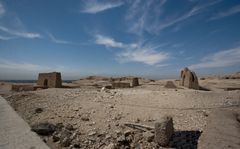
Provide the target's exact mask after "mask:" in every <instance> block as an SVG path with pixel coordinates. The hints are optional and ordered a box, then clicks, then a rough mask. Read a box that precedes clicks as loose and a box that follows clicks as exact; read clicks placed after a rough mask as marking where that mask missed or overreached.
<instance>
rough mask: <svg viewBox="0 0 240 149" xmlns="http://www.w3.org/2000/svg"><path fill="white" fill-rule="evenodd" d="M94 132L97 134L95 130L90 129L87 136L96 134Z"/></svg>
mask: <svg viewBox="0 0 240 149" xmlns="http://www.w3.org/2000/svg"><path fill="white" fill-rule="evenodd" d="M96 134H97V132H96V131H91V132H89V133H88V136H93V135H96Z"/></svg>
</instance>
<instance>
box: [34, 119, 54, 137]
mask: <svg viewBox="0 0 240 149" xmlns="http://www.w3.org/2000/svg"><path fill="white" fill-rule="evenodd" d="M55 129H56V127H55V125H54V124H51V123H48V122H43V123H37V124H34V125H32V131H34V132H36V133H37V134H39V135H50V134H52V133H53V132H54V131H55Z"/></svg>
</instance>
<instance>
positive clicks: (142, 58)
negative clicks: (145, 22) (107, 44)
mask: <svg viewBox="0 0 240 149" xmlns="http://www.w3.org/2000/svg"><path fill="white" fill-rule="evenodd" d="M157 48H158V46H153V45H147V46H142V45H141V44H139V45H138V47H137V48H135V49H125V50H124V51H123V52H121V53H119V54H118V55H117V60H118V61H119V62H120V63H126V62H141V63H144V64H147V65H156V66H157V67H158V66H161V65H162V66H163V64H160V63H161V62H163V61H165V60H167V59H168V58H169V54H168V53H165V52H158V51H156V50H155V49H157ZM164 65H165V64H164Z"/></svg>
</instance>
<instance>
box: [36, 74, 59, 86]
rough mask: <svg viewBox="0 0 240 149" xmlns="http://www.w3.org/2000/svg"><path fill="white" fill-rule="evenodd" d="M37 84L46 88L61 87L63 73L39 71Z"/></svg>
mask: <svg viewBox="0 0 240 149" xmlns="http://www.w3.org/2000/svg"><path fill="white" fill-rule="evenodd" d="M37 85H39V86H42V87H46V88H60V87H62V79H61V73H60V72H51V73H39V75H38V81H37Z"/></svg>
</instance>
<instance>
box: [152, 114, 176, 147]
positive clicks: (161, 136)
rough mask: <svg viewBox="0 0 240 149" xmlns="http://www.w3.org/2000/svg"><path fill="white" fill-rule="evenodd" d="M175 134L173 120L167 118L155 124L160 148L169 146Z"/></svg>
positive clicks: (156, 140) (156, 137)
mask: <svg viewBox="0 0 240 149" xmlns="http://www.w3.org/2000/svg"><path fill="white" fill-rule="evenodd" d="M173 133H174V128H173V120H172V117H170V116H165V117H163V118H162V119H161V120H159V121H158V122H156V123H155V138H154V139H155V142H156V143H157V144H159V145H160V146H167V145H168V143H169V141H170V139H171V137H172V135H173Z"/></svg>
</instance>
